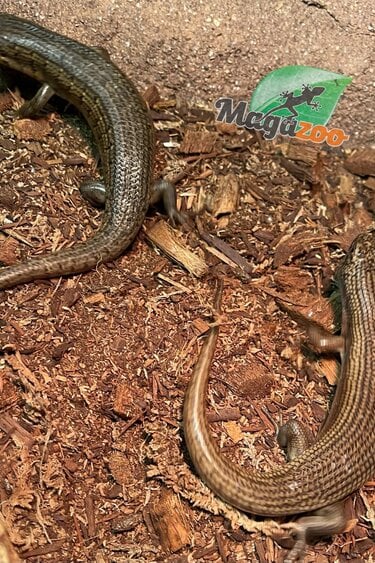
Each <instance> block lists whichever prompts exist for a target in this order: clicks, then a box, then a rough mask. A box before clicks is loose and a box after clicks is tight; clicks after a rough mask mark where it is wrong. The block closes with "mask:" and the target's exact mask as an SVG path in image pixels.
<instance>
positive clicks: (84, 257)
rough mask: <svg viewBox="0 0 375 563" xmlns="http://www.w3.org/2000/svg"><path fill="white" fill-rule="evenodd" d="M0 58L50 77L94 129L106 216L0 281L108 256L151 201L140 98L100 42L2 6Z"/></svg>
mask: <svg viewBox="0 0 375 563" xmlns="http://www.w3.org/2000/svg"><path fill="white" fill-rule="evenodd" d="M0 66H6V67H10V68H12V69H15V70H18V71H21V72H23V73H24V74H27V75H29V76H31V77H32V78H35V79H36V80H39V81H40V82H42V83H46V84H48V85H49V87H50V88H51V89H52V90H53V91H55V92H56V93H57V94H58V95H59V96H61V97H63V98H64V99H66V100H68V101H69V102H71V103H72V104H74V105H75V106H76V107H77V108H78V109H79V110H80V111H81V112H82V114H83V116H84V117H85V118H86V120H87V122H88V124H89V126H90V127H91V129H92V131H93V133H94V136H95V140H96V143H97V146H98V149H99V154H100V158H101V163H102V173H103V178H104V183H105V188H106V210H105V217H104V221H103V224H102V226H101V228H100V230H99V231H98V232H97V233H96V234H95V235H94V237H93V238H91V239H90V240H88V241H87V242H85V243H83V244H79V245H77V246H75V247H73V248H71V249H69V250H63V251H60V252H57V253H55V254H50V255H47V256H41V257H40V258H33V259H31V260H28V261H26V262H23V263H20V264H17V265H15V266H11V267H7V268H2V269H0V289H4V288H7V287H11V286H14V285H16V284H19V283H23V282H27V281H31V280H35V279H40V278H48V277H54V276H61V275H65V274H73V273H79V272H84V271H87V270H90V269H91V268H94V267H96V266H97V265H98V264H100V263H101V262H106V261H109V260H113V259H114V258H116V257H117V256H119V255H120V254H121V253H122V252H123V251H124V249H125V248H126V247H127V246H128V245H129V244H130V243H131V241H132V240H133V238H134V237H135V235H136V234H137V232H138V230H139V228H140V226H141V224H142V222H143V219H144V216H145V213H146V210H147V207H148V204H149V199H150V182H151V174H152V164H153V147H154V140H153V126H152V123H151V121H150V118H149V116H148V112H147V108H146V105H145V103H144V102H143V100H142V98H141V97H140V95H139V94H138V92H137V90H136V89H135V87H134V86H133V84H132V82H131V81H130V80H129V79H128V78H127V77H126V76H124V74H123V73H122V72H121V71H120V70H119V69H118V68H117V67H116V66H115V65H114V64H113V63H111V61H110V60H109V59H108V58H107V57H106V56H104V55H103V54H100V53H99V51H98V49H92V48H90V47H87V46H85V45H82V44H81V43H78V42H77V41H73V40H72V39H69V38H67V37H64V36H62V35H59V34H57V33H53V32H52V31H49V30H47V29H44V28H43V27H40V26H38V25H36V24H34V23H31V22H29V21H26V20H23V19H21V18H18V17H16V16H13V15H10V14H6V13H0ZM52 90H51V91H52ZM49 95H50V94H49ZM49 95H48V96H47V99H48V97H49Z"/></svg>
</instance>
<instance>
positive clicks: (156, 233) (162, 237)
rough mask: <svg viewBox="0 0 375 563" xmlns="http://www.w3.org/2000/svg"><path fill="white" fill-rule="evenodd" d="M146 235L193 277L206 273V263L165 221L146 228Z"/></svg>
mask: <svg viewBox="0 0 375 563" xmlns="http://www.w3.org/2000/svg"><path fill="white" fill-rule="evenodd" d="M146 236H147V238H148V239H149V240H150V241H151V242H152V243H153V244H155V245H156V246H157V247H158V248H160V250H162V251H163V252H164V253H165V254H166V255H167V256H169V258H171V259H172V260H175V261H176V262H177V263H178V264H181V266H183V267H184V268H186V270H187V271H188V272H190V273H191V274H193V275H194V276H195V277H197V278H201V277H202V276H203V275H204V274H206V273H207V271H208V267H207V264H206V263H205V262H204V261H203V260H202V259H201V258H200V257H199V256H197V255H196V254H194V253H193V252H192V251H191V250H190V249H189V248H188V247H187V245H184V244H183V243H182V242H181V241H180V239H179V238H177V235H176V233H175V231H174V230H173V229H172V228H171V227H170V226H169V225H168V224H167V223H166V222H165V221H163V220H161V221H158V222H157V223H155V224H154V225H153V226H152V227H151V228H150V229H148V231H147V232H146Z"/></svg>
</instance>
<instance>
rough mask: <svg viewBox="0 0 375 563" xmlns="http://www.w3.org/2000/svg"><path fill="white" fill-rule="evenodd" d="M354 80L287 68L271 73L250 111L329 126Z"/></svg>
mask: <svg viewBox="0 0 375 563" xmlns="http://www.w3.org/2000/svg"><path fill="white" fill-rule="evenodd" d="M351 81H352V79H351V78H350V77H349V76H343V75H342V74H337V73H335V72H330V71H327V70H323V69H320V68H314V67H311V66H299V65H296V66H285V67H283V68H278V69H276V70H274V71H273V72H270V74H268V75H267V76H265V77H264V78H263V79H262V80H261V81H260V82H259V84H258V86H257V88H256V89H255V91H254V93H253V95H252V97H251V101H250V106H249V107H250V111H254V112H261V113H263V114H264V115H271V114H272V115H278V116H280V117H290V118H294V119H296V120H297V121H308V122H309V123H312V124H314V125H326V124H327V123H328V121H329V119H330V118H331V115H332V113H333V111H334V109H335V107H336V105H337V102H338V101H339V98H340V96H341V94H342V93H343V91H344V90H345V88H346V86H347V85H348V84H350V83H351Z"/></svg>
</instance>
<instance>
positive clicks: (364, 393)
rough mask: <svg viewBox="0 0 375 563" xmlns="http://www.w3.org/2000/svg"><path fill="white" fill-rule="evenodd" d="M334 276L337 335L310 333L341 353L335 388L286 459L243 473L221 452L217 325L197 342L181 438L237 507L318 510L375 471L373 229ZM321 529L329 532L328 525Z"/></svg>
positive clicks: (209, 480)
mask: <svg viewBox="0 0 375 563" xmlns="http://www.w3.org/2000/svg"><path fill="white" fill-rule="evenodd" d="M337 274H338V275H337V281H338V286H339V289H340V293H341V298H342V307H343V314H342V331H341V337H338V336H332V339H330V337H329V336H330V335H327V334H324V330H323V329H322V330H321V334H320V335H319V338H317V336H316V334H315V333H313V334H312V336H313V338H315V341H317V340H319V342H320V345H321V348H322V349H323V350H332V349H333V348H335V349H336V350H338V351H340V353H341V359H342V366H341V373H340V376H339V379H338V384H337V389H336V394H335V398H334V401H333V404H332V406H331V409H330V411H329V414H328V417H327V419H326V421H325V422H324V424H323V427H322V429H321V430H320V432H319V434H318V437H317V440H316V441H315V442H314V443H313V444H311V445H310V446H309V447H307V449H306V450H305V451H303V453H302V454H301V455H300V456H297V457H296V458H295V459H293V460H292V461H290V463H287V464H285V465H281V466H279V467H277V468H275V469H272V470H270V471H269V472H264V471H258V470H255V469H254V470H249V471H245V470H244V469H243V468H241V467H239V466H237V465H235V464H234V463H232V462H231V461H230V460H228V459H227V458H225V457H224V456H222V455H221V453H220V450H219V448H218V446H217V445H216V444H215V442H214V441H213V439H212V437H211V435H210V432H209V427H208V423H207V419H206V414H205V401H206V392H207V382H208V378H209V369H210V365H211V362H212V359H213V356H214V351H215V345H216V341H217V338H218V333H219V327H218V326H213V327H212V328H211V329H210V330H209V333H208V336H207V338H206V340H205V342H204V344H203V346H202V350H201V352H200V355H199V358H198V362H197V364H196V366H195V368H194V370H193V374H192V377H191V380H190V383H189V386H188V390H187V394H186V398H185V403H184V413H183V426H184V434H185V440H186V444H187V447H188V450H189V453H190V457H191V460H192V462H193V464H194V466H195V468H196V471H197V473H198V474H199V476H200V477H201V478H202V479H203V480H204V481H205V483H206V484H207V485H208V486H209V487H210V488H211V489H212V490H213V491H214V492H215V493H216V494H217V495H218V496H219V497H221V498H222V499H223V500H225V501H226V502H228V503H229V504H231V505H233V506H235V507H237V508H239V509H241V510H243V511H246V512H250V513H253V514H259V515H263V516H285V515H293V514H298V513H302V512H310V511H316V510H317V509H320V508H322V507H330V506H332V505H334V503H336V502H337V501H340V500H341V499H344V498H345V497H346V496H348V495H349V494H350V493H352V492H353V491H355V490H356V489H358V488H360V487H361V486H362V485H363V484H364V483H365V482H366V481H367V480H368V479H370V478H371V477H374V475H375V376H374V369H375V230H372V231H369V232H367V233H365V234H363V235H360V236H359V237H358V238H357V239H356V240H355V241H354V242H353V244H352V246H351V248H350V250H349V252H348V254H347V256H346V258H345V260H344V261H343V264H342V265H341V267H340V268H339V270H338V273H337ZM303 520H306V518H304V519H303ZM306 527H308V523H307V524H306ZM321 528H322V529H321V533H324V525H323V526H321ZM338 528H339V526H338ZM326 531H327V533H332V530H331V529H330V527H329V524H327V530H326Z"/></svg>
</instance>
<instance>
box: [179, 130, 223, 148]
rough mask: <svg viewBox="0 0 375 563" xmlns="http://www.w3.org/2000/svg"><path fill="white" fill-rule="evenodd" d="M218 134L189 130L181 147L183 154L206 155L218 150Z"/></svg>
mask: <svg viewBox="0 0 375 563" xmlns="http://www.w3.org/2000/svg"><path fill="white" fill-rule="evenodd" d="M217 139H218V134H217V133H211V132H209V131H194V130H192V129H188V130H187V131H186V133H185V136H184V139H183V141H182V143H181V146H180V152H181V153H183V154H205V153H211V152H213V151H214V150H218V148H219V147H218V140H217Z"/></svg>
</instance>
